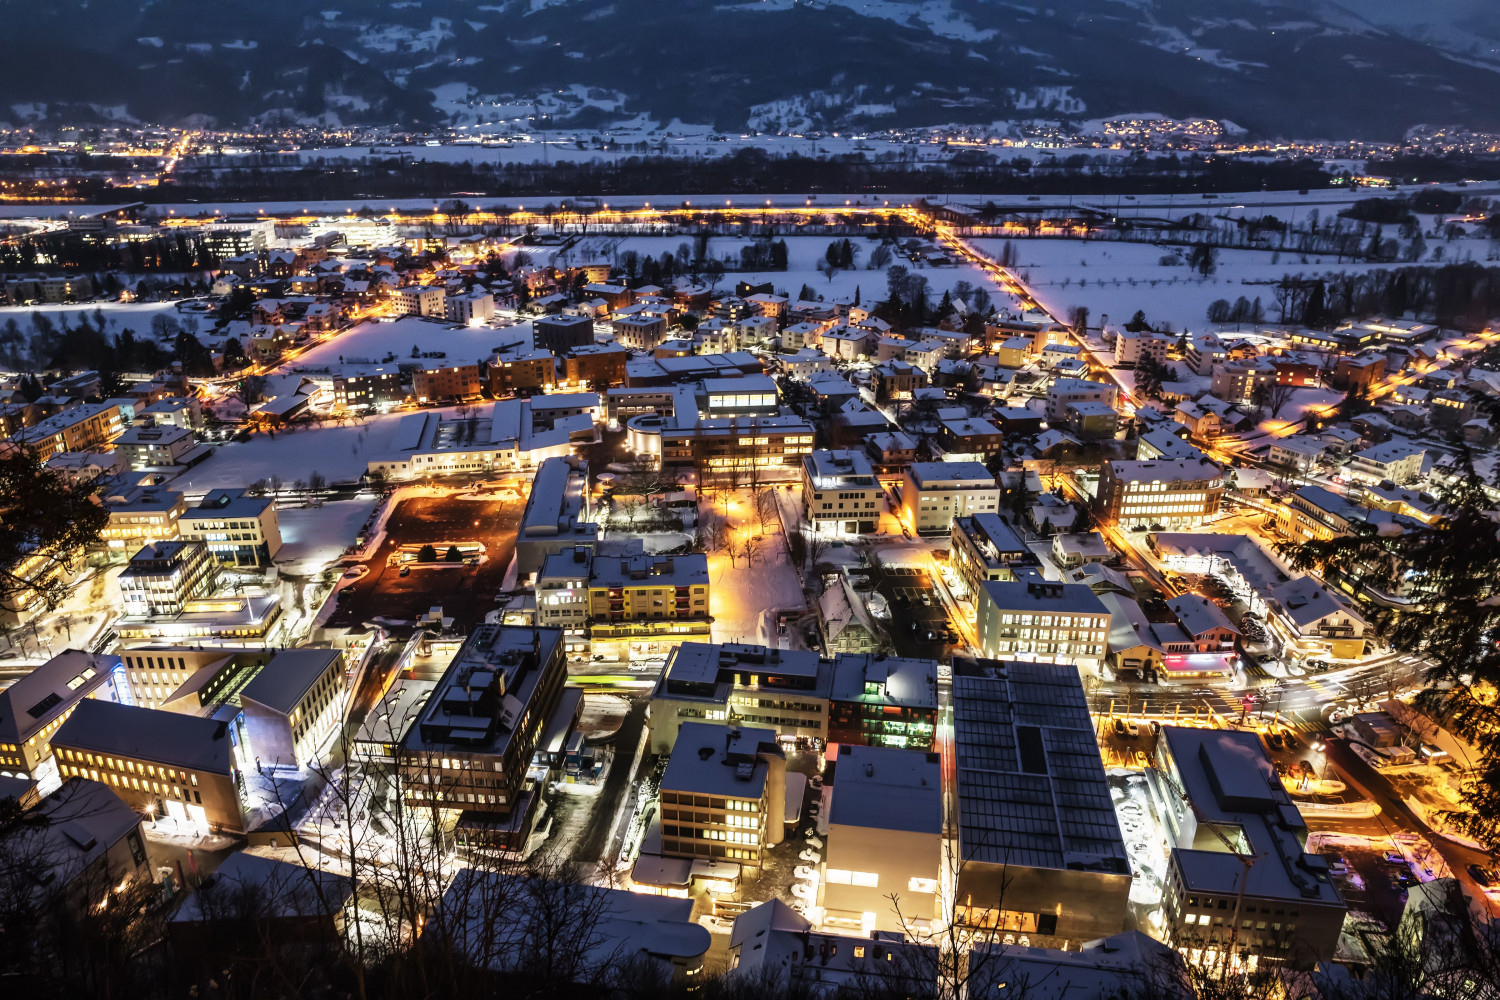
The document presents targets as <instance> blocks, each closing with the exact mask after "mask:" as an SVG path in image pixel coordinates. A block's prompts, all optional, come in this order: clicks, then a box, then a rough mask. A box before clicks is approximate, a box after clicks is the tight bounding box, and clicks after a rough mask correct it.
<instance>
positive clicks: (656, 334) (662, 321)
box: [611, 314, 667, 351]
mask: <svg viewBox="0 0 1500 1000" xmlns="http://www.w3.org/2000/svg"><path fill="white" fill-rule="evenodd" d="M611 327H612V328H613V330H614V334H615V340H616V342H618V343H620V344H623V345H624V346H625V347H627V348H630V349H632V350H636V351H652V350H655V349H656V347H657V345H659V344H660V343H661V342H662V341H663V340H666V339H667V320H666V317H664V316H647V315H644V314H633V315H630V316H618V317H616V318H615V319H614V320H613V321H612V322H611Z"/></svg>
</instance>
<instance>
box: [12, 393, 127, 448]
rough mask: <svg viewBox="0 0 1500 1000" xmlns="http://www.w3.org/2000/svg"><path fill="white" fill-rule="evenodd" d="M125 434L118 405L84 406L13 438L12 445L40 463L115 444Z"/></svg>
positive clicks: (52, 417)
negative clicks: (32, 456)
mask: <svg viewBox="0 0 1500 1000" xmlns="http://www.w3.org/2000/svg"><path fill="white" fill-rule="evenodd" d="M124 430H125V423H124V420H123V419H122V418H121V416H120V407H119V404H118V403H84V404H83V405H81V406H73V407H70V408H68V409H66V410H63V411H62V412H61V413H55V414H53V415H52V416H50V417H47V418H46V419H45V420H39V421H37V422H36V423H34V424H32V425H31V426H30V427H26V428H24V429H22V430H20V431H18V432H16V433H15V434H12V435H11V437H10V443H11V444H13V445H16V446H18V447H22V448H25V449H27V450H28V451H30V452H31V453H32V454H34V455H36V457H37V461H39V462H45V461H47V459H49V458H51V457H52V456H53V455H56V454H57V453H58V452H63V451H94V450H97V449H100V448H103V447H104V446H106V445H109V444H112V443H113V442H114V440H115V438H117V437H119V436H120V434H121V433H122V432H123V431H124Z"/></svg>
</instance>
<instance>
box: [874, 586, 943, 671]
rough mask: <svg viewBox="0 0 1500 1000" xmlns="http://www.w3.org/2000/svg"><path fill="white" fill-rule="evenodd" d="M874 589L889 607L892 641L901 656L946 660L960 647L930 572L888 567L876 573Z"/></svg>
mask: <svg viewBox="0 0 1500 1000" xmlns="http://www.w3.org/2000/svg"><path fill="white" fill-rule="evenodd" d="M874 579H875V589H876V590H877V591H879V592H880V594H881V595H883V596H884V597H885V599H886V601H887V602H888V603H889V604H890V607H891V620H890V632H891V641H892V642H893V643H895V646H896V652H897V653H899V654H900V655H902V656H916V657H921V658H924V659H946V658H947V657H948V656H949V655H951V654H952V653H953V652H954V651H957V650H958V646H959V645H960V644H961V643H960V640H959V636H958V630H957V628H956V627H955V626H954V625H953V623H952V622H951V621H949V620H948V612H947V609H946V608H945V607H944V606H943V600H942V598H941V597H940V596H939V595H938V592H937V590H936V589H934V585H933V581H932V577H931V575H930V574H929V573H928V571H927V570H925V569H922V568H920V567H915V566H887V567H885V568H884V569H877V570H875V577H874Z"/></svg>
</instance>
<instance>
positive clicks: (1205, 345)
mask: <svg viewBox="0 0 1500 1000" xmlns="http://www.w3.org/2000/svg"><path fill="white" fill-rule="evenodd" d="M1183 360H1184V361H1185V362H1187V366H1188V370H1189V371H1191V372H1192V373H1193V374H1194V375H1211V374H1212V373H1213V370H1214V365H1220V364H1223V363H1224V362H1226V361H1228V360H1229V351H1228V350H1227V349H1226V348H1225V347H1224V342H1223V341H1222V340H1220V339H1219V338H1218V337H1217V336H1216V335H1215V334H1212V333H1195V334H1192V335H1190V336H1189V337H1188V338H1187V350H1186V351H1184V352H1183Z"/></svg>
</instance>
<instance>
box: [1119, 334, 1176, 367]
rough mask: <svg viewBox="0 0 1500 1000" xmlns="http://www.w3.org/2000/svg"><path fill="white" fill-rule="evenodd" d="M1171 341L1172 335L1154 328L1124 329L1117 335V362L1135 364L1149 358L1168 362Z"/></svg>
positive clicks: (1128, 364)
mask: <svg viewBox="0 0 1500 1000" xmlns="http://www.w3.org/2000/svg"><path fill="white" fill-rule="evenodd" d="M1171 343H1172V340H1171V338H1170V337H1167V336H1166V335H1164V334H1160V333H1156V332H1155V331H1152V330H1141V331H1139V332H1136V331H1132V330H1122V331H1120V333H1118V334H1117V335H1116V336H1115V364H1116V365H1120V366H1122V367H1124V366H1134V365H1138V364H1140V363H1141V362H1142V361H1145V360H1147V359H1149V360H1151V361H1155V362H1156V363H1157V364H1159V365H1160V364H1166V361H1167V348H1168V347H1169V346H1170V345H1171Z"/></svg>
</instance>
